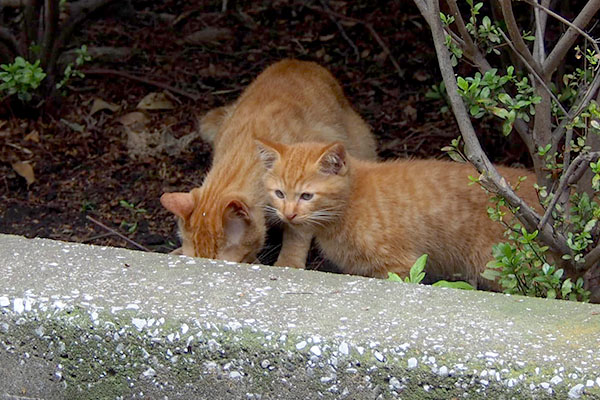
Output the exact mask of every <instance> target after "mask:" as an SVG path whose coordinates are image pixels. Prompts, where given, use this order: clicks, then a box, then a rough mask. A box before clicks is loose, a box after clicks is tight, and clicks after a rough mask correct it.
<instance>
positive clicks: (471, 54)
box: [446, 0, 492, 73]
mask: <svg viewBox="0 0 600 400" xmlns="http://www.w3.org/2000/svg"><path fill="white" fill-rule="evenodd" d="M446 3H448V6H449V7H450V11H451V12H452V15H453V16H454V20H455V21H456V26H457V28H458V32H459V33H460V36H461V37H462V40H463V43H464V45H463V46H461V47H462V49H463V51H464V54H465V56H466V57H468V58H469V59H470V60H471V61H473V62H474V63H475V65H476V66H477V68H478V69H479V70H480V71H481V72H482V73H485V72H486V71H487V70H489V69H491V68H492V66H491V65H490V63H489V62H488V60H487V59H486V58H485V56H484V55H483V54H481V52H480V51H479V48H478V47H477V46H476V45H475V43H474V42H473V39H472V38H471V35H470V34H469V31H468V30H467V27H466V25H465V21H464V19H463V17H462V14H461V13H460V10H459V9H458V5H457V4H456V0H446Z"/></svg>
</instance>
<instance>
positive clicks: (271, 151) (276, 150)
mask: <svg viewBox="0 0 600 400" xmlns="http://www.w3.org/2000/svg"><path fill="white" fill-rule="evenodd" d="M254 143H256V149H257V151H258V156H259V157H260V159H261V160H262V162H263V164H264V165H265V168H266V169H267V170H270V169H272V168H273V164H275V162H276V161H277V160H279V158H280V157H281V150H282V145H281V144H279V143H275V142H271V141H268V140H265V139H259V138H256V139H254Z"/></svg>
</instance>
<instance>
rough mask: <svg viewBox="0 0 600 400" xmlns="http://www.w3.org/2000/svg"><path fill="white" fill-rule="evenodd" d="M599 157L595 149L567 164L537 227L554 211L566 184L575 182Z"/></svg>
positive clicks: (599, 154)
mask: <svg viewBox="0 0 600 400" xmlns="http://www.w3.org/2000/svg"><path fill="white" fill-rule="evenodd" d="M599 157H600V152H598V151H595V152H592V153H587V154H580V155H578V156H577V157H575V159H574V160H573V162H572V163H571V165H569V168H567V171H566V172H565V173H564V174H563V175H562V177H561V178H560V183H559V184H558V188H557V189H556V191H555V192H554V197H552V200H551V201H550V204H548V208H546V212H545V213H544V216H543V217H542V219H541V220H540V223H539V224H538V226H537V229H538V230H540V229H542V227H543V226H544V225H545V224H546V223H547V222H548V220H549V219H550V216H551V215H552V211H554V207H556V204H557V203H558V201H559V200H560V197H561V195H562V193H563V192H564V191H565V190H566V189H567V186H569V185H572V184H574V183H575V182H577V181H579V179H581V176H582V175H583V174H584V173H585V170H586V169H587V167H588V165H589V164H590V163H591V162H593V161H595V160H597V159H598V158H599Z"/></svg>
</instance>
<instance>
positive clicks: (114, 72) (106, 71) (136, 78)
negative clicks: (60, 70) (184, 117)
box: [81, 68, 200, 101]
mask: <svg viewBox="0 0 600 400" xmlns="http://www.w3.org/2000/svg"><path fill="white" fill-rule="evenodd" d="M81 72H83V73H84V74H89V75H116V76H120V77H122V78H127V79H130V80H132V81H137V82H141V83H145V84H147V85H152V86H156V87H159V88H161V89H165V90H169V91H171V92H173V93H177V94H179V95H181V96H184V97H187V98H189V99H192V100H194V101H198V99H200V95H197V94H193V93H189V92H186V91H185V90H182V89H178V88H176V87H174V86H171V85H168V84H166V83H163V82H158V81H153V80H151V79H147V78H143V77H141V76H136V75H133V74H130V73H129V72H125V71H117V70H114V69H104V68H90V69H84V70H82V71H81Z"/></svg>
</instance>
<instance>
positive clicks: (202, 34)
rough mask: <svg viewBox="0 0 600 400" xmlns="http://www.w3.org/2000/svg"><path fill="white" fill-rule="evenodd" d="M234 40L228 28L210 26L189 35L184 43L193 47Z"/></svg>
mask: <svg viewBox="0 0 600 400" xmlns="http://www.w3.org/2000/svg"><path fill="white" fill-rule="evenodd" d="M231 38H233V33H232V32H231V30H230V29H227V28H214V27H212V26H209V27H207V28H204V29H202V30H200V31H196V32H194V33H191V34H189V35H187V36H186V37H185V39H184V41H185V42H186V43H187V44H191V45H200V44H206V43H210V42H218V41H222V40H227V39H231Z"/></svg>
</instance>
